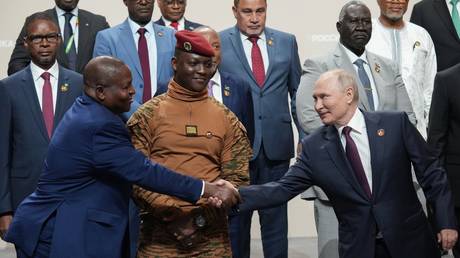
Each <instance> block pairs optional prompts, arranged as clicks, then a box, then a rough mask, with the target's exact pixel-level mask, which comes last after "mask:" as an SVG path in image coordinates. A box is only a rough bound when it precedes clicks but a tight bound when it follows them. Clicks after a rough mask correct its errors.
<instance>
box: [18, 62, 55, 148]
mask: <svg viewBox="0 0 460 258" xmlns="http://www.w3.org/2000/svg"><path fill="white" fill-rule="evenodd" d="M26 69H27V70H26V71H25V72H24V74H23V77H22V83H21V86H22V87H21V88H22V90H23V92H24V97H25V101H26V103H27V104H28V106H29V108H30V112H31V114H32V116H33V119H34V121H35V123H37V126H38V128H39V130H40V132H41V135H42V136H43V137H44V138H45V140H46V141H47V142H49V138H48V132H47V130H46V126H45V121H44V119H43V113H42V108H41V106H40V103H39V102H38V97H37V91H36V90H35V84H34V79H33V78H32V72H31V70H30V66H28V67H27V68H26Z"/></svg>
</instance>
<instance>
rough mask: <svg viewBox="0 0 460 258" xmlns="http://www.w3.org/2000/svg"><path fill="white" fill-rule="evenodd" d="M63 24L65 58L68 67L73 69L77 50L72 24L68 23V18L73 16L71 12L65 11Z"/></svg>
mask: <svg viewBox="0 0 460 258" xmlns="http://www.w3.org/2000/svg"><path fill="white" fill-rule="evenodd" d="M64 17H65V25H64V47H65V53H66V55H67V60H68V61H69V68H70V69H71V70H74V71H75V68H76V66H77V50H76V48H75V40H74V38H75V36H74V35H73V30H72V25H70V20H71V19H72V17H73V14H72V13H65V14H64Z"/></svg>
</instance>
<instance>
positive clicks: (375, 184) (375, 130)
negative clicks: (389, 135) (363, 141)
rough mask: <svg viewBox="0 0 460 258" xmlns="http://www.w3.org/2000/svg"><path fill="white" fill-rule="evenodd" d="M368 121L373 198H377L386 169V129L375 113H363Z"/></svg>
mask: <svg viewBox="0 0 460 258" xmlns="http://www.w3.org/2000/svg"><path fill="white" fill-rule="evenodd" d="M363 115H364V119H365V121H366V128H367V136H368V139H369V148H370V152H371V167H372V196H373V197H374V198H375V197H376V196H377V195H378V193H379V190H380V185H381V182H382V177H383V170H382V168H384V167H385V163H384V154H385V128H384V127H383V126H382V125H381V124H380V118H379V117H378V116H376V115H374V114H373V113H367V112H363Z"/></svg>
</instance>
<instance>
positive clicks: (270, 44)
mask: <svg viewBox="0 0 460 258" xmlns="http://www.w3.org/2000/svg"><path fill="white" fill-rule="evenodd" d="M267 43H268V45H269V46H272V45H273V44H274V42H273V39H272V38H270V39H269V40H268V42H267Z"/></svg>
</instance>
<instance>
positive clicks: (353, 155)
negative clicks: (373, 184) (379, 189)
mask: <svg viewBox="0 0 460 258" xmlns="http://www.w3.org/2000/svg"><path fill="white" fill-rule="evenodd" d="M351 130H352V129H351V127H349V126H345V127H344V128H343V130H342V133H343V135H344V136H345V140H346V147H345V153H346V154H347V159H348V161H349V162H350V165H351V167H352V168H353V172H355V176H356V179H358V182H359V184H360V185H361V187H362V188H363V190H364V192H366V194H367V196H368V197H369V198H370V197H372V192H371V188H370V187H369V182H368V181H367V178H366V173H365V172H364V167H363V163H361V158H360V157H359V152H358V148H357V147H356V144H355V141H353V139H352V138H351V136H350V132H351Z"/></svg>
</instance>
